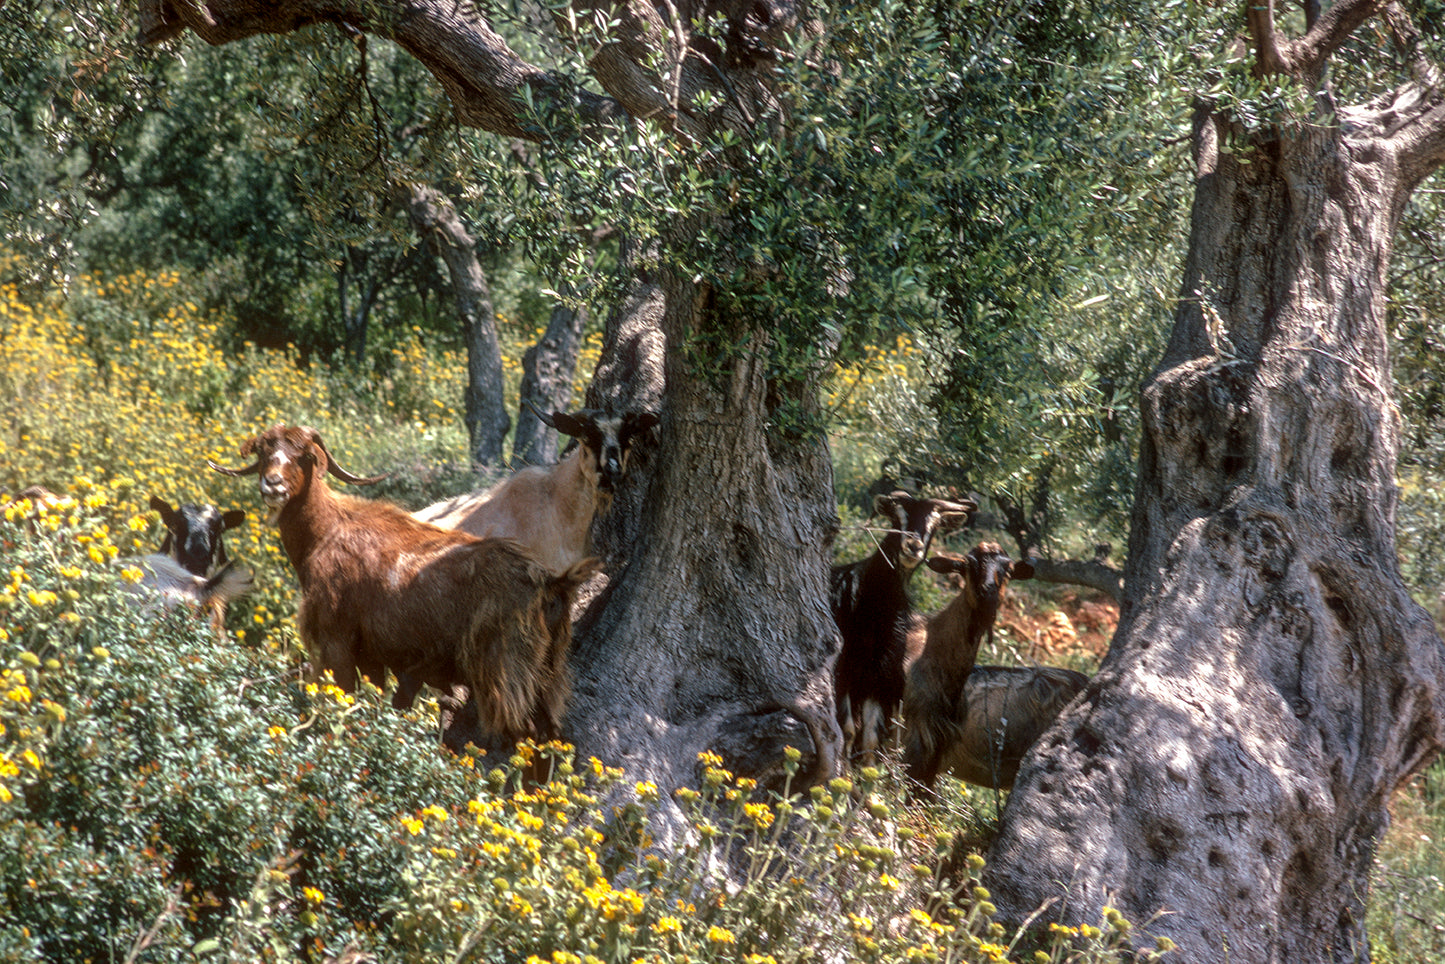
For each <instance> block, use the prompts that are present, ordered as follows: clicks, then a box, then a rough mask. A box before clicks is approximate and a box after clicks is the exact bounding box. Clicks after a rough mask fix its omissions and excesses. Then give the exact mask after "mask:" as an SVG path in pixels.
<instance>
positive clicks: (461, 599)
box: [210, 426, 597, 742]
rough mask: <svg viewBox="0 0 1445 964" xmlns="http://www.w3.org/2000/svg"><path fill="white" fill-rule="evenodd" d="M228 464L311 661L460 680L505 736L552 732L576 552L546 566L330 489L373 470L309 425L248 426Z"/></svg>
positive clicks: (442, 685) (432, 680) (590, 567)
mask: <svg viewBox="0 0 1445 964" xmlns="http://www.w3.org/2000/svg"><path fill="white" fill-rule="evenodd" d="M241 454H242V455H243V456H251V455H254V456H255V461H254V462H253V463H252V464H251V465H249V466H247V467H245V468H241V469H230V468H225V467H222V466H220V465H217V464H216V463H214V462H211V463H210V465H211V467H212V468H213V469H215V470H216V471H218V472H224V473H226V474H228V475H248V474H252V473H256V474H258V475H259V476H260V489H261V497H262V498H263V499H264V500H265V502H266V504H267V506H268V507H269V508H270V510H271V514H270V519H269V521H271V522H272V523H273V524H275V525H277V526H278V527H279V528H280V530H281V542H282V545H283V546H284V547H285V549H286V555H287V556H288V557H289V558H290V560H291V564H292V566H294V567H295V569H296V575H297V577H298V578H299V579H300V581H301V592H302V599H301V604H300V610H299V612H298V614H297V624H298V628H299V630H300V633H301V638H302V639H303V640H304V641H305V643H306V647H307V650H308V652H309V654H310V658H311V667H312V673H313V674H319V673H320V672H322V671H325V670H330V671H331V673H332V675H333V676H334V678H335V680H336V684H337V685H338V686H340V687H341V688H342V689H343V690H346V691H350V690H352V689H353V688H354V687H355V685H356V677H357V673H358V672H360V673H361V674H363V675H365V676H367V677H368V678H370V679H371V680H372V681H373V682H376V683H378V685H384V684H385V673H386V670H387V669H388V668H390V669H392V670H395V671H398V672H404V673H406V674H408V675H409V676H411V677H413V678H414V679H417V680H420V681H421V682H424V683H427V684H428V685H431V686H434V687H436V688H438V689H441V690H447V689H450V688H451V687H452V686H453V685H455V684H462V685H465V686H467V687H468V688H469V689H470V690H471V695H472V700H473V702H474V703H475V704H476V708H477V713H478V717H479V718H480V720H481V722H482V725H483V726H484V727H486V728H487V729H488V730H489V731H491V732H492V733H494V734H496V735H497V736H499V737H501V738H502V739H504V740H506V741H509V742H511V741H515V740H519V739H523V738H526V737H533V738H536V739H541V740H546V739H551V738H553V737H556V736H557V735H558V734H559V732H560V726H561V719H562V714H563V711H564V709H565V706H566V702H567V698H568V696H569V695H570V692H571V683H570V678H569V675H568V671H567V651H568V649H569V648H570V647H571V642H572V623H571V615H570V613H571V603H572V596H573V594H574V593H575V592H576V589H577V586H579V585H580V584H581V583H582V582H583V581H585V580H586V579H587V578H588V577H589V576H590V575H591V574H592V573H593V572H594V571H596V566H597V563H596V560H592V559H587V560H583V561H582V562H580V563H578V564H576V565H575V566H573V567H571V568H570V569H568V570H567V571H566V572H565V573H563V574H562V575H560V576H559V575H554V574H553V573H551V572H549V571H548V570H547V569H546V568H545V567H544V566H543V565H542V564H541V563H539V562H537V561H536V559H534V558H533V557H532V556H531V555H529V554H527V553H526V552H525V551H524V550H523V549H522V548H521V547H519V546H518V545H516V544H515V543H513V542H511V541H510V540H506V539H481V538H478V537H476V536H473V535H469V534H467V533H465V532H456V531H453V530H450V529H441V528H438V527H437V526H433V525H429V524H427V523H424V522H420V521H418V520H416V519H414V518H412V517H411V516H410V515H408V514H407V513H406V512H405V511H404V510H402V509H401V508H399V507H397V506H394V505H392V504H390V503H387V502H377V501H370V500H366V499H358V498H354V497H352V496H349V495H344V494H341V493H338V492H334V491H332V489H331V487H330V486H329V485H328V484H327V483H326V475H327V474H328V473H330V474H331V475H334V476H335V477H337V478H338V479H340V480H342V481H343V482H346V483H348V484H351V485H365V484H369V483H372V482H376V481H379V480H380V478H382V477H380V476H378V477H373V478H359V477H357V476H354V475H351V474H350V473H348V472H346V471H345V470H343V469H342V468H341V467H340V466H339V465H337V464H336V461H335V460H334V459H333V458H331V455H330V453H328V452H327V450H326V446H325V445H324V444H323V442H322V440H321V436H320V435H319V434H318V433H317V432H316V431H315V430H314V429H310V428H302V427H285V426H276V427H274V428H271V429H268V430H267V431H265V432H263V433H261V434H260V435H257V436H255V437H254V438H251V439H248V440H247V441H246V442H245V443H244V444H243V445H242V446H241Z"/></svg>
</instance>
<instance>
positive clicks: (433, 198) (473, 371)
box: [394, 184, 512, 470]
mask: <svg viewBox="0 0 1445 964" xmlns="http://www.w3.org/2000/svg"><path fill="white" fill-rule="evenodd" d="M394 190H395V194H396V198H397V200H398V201H399V202H400V203H401V204H402V205H403V206H404V207H405V208H406V211H407V214H408V215H409V216H410V217H411V222H412V225H413V226H414V227H415V228H416V230H417V233H418V234H420V235H421V236H422V237H423V238H425V239H426V240H427V242H428V243H429V244H431V246H432V249H433V250H434V251H435V252H436V253H437V255H438V256H439V257H440V258H441V259H442V261H443V262H444V263H445V264H446V266H447V274H448V276H449V277H450V278H451V284H452V294H453V296H454V297H455V299H456V304H457V314H458V315H460V316H461V320H462V330H463V332H464V333H465V335H466V344H467V388H466V399H465V401H466V423H467V437H468V439H469V440H470V445H469V454H470V456H471V461H472V466H473V467H474V468H476V469H478V470H481V469H485V468H499V467H501V465H502V464H503V462H504V459H503V446H504V445H505V443H506V440H507V432H508V430H510V429H511V427H512V422H511V419H510V418H509V417H508V415H507V407H506V405H505V404H504V402H503V399H502V387H503V381H502V350H501V346H500V345H499V344H498V343H497V325H496V312H495V311H493V309H492V293H491V290H490V289H489V288H488V286H487V276H486V273H485V272H484V271H483V270H482V265H481V262H480V261H478V260H477V246H476V242H475V241H474V240H472V236H471V235H470V234H469V233H467V229H466V227H465V226H464V225H463V224H462V221H461V218H460V217H458V215H457V211H456V208H455V207H453V206H452V203H451V201H450V200H448V199H447V198H446V196H445V195H443V194H441V193H440V192H439V191H437V190H436V189H434V188H431V187H426V186H424V185H420V184H398V185H397V186H396V187H395V189H394Z"/></svg>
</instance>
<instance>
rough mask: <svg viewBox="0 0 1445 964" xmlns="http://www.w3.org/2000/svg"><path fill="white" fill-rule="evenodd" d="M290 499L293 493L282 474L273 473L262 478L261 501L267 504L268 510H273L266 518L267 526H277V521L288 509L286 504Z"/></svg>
mask: <svg viewBox="0 0 1445 964" xmlns="http://www.w3.org/2000/svg"><path fill="white" fill-rule="evenodd" d="M290 498H291V492H290V490H289V489H288V488H287V486H286V479H285V478H284V477H283V476H282V475H281V473H279V472H271V473H268V474H266V475H263V476H261V500H262V501H263V502H265V503H266V508H268V509H270V510H271V511H270V512H269V513H268V514H267V517H266V522H267V524H269V525H275V524H276V520H277V519H279V518H280V516H281V510H282V509H284V508H286V503H287V501H289V500H290Z"/></svg>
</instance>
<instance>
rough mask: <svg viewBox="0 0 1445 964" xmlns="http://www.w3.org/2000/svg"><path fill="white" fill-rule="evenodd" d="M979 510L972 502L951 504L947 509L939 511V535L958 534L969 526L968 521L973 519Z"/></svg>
mask: <svg viewBox="0 0 1445 964" xmlns="http://www.w3.org/2000/svg"><path fill="white" fill-rule="evenodd" d="M977 508H978V506H976V505H974V504H973V503H972V502H950V503H949V504H948V506H947V507H946V508H943V509H940V510H939V513H938V535H947V534H948V533H950V532H957V531H958V530H959V529H962V528H963V527H964V526H966V525H968V520H969V519H971V518H972V517H973V513H974V510H975V509H977Z"/></svg>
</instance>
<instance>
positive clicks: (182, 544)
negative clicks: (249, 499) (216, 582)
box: [150, 495, 246, 576]
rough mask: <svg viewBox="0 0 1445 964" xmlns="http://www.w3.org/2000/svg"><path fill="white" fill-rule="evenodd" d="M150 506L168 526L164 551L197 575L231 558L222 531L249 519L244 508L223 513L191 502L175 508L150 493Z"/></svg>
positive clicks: (203, 573)
mask: <svg viewBox="0 0 1445 964" xmlns="http://www.w3.org/2000/svg"><path fill="white" fill-rule="evenodd" d="M150 506H151V508H152V509H154V510H155V511H157V512H159V513H160V515H161V523H162V524H163V525H165V527H166V537H165V539H164V540H163V541H162V542H161V554H162V555H166V556H170V557H171V558H172V559H174V560H175V561H176V562H178V563H180V564H181V567H182V568H184V569H185V570H186V571H187V572H189V573H191V574H192V575H195V576H207V575H210V573H211V570H212V569H215V568H217V567H220V566H224V565H225V564H226V563H227V562H228V561H229V560H227V558H226V546H225V544H224V543H223V542H222V541H221V533H223V532H225V531H226V530H227V529H234V528H236V527H237V526H239V525H240V524H241V523H243V522H245V521H246V513H245V511H243V510H241V509H232V510H231V511H229V512H222V511H221V510H219V509H217V508H216V507H215V506H213V505H196V504H195V503H191V502H187V503H186V504H184V505H182V506H181V507H180V508H179V509H173V508H171V504H170V503H169V502H167V501H166V500H165V499H162V498H161V497H160V496H155V495H153V496H151V500H150Z"/></svg>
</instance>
